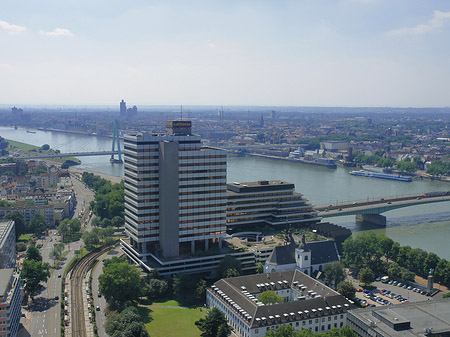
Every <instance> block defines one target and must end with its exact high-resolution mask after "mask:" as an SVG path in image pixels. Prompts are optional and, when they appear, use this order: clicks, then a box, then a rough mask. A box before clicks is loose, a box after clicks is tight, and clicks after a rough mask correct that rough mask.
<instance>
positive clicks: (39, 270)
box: [20, 259, 50, 300]
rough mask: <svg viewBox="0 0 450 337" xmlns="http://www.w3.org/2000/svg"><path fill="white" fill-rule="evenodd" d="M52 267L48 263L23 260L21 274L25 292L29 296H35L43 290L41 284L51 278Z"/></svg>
mask: <svg viewBox="0 0 450 337" xmlns="http://www.w3.org/2000/svg"><path fill="white" fill-rule="evenodd" d="M49 269H50V265H49V264H48V263H42V262H41V261H34V260H27V259H25V260H23V265H22V273H21V274H20V276H21V278H22V280H23V281H24V284H25V286H24V290H25V294H26V295H27V296H30V297H31V300H33V296H34V294H35V293H36V291H38V290H39V289H41V287H42V286H41V282H45V281H47V279H48V277H49V276H50V271H49Z"/></svg>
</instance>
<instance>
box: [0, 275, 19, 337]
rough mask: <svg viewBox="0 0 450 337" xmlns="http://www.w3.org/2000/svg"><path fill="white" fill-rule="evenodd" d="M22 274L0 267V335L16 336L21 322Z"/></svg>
mask: <svg viewBox="0 0 450 337" xmlns="http://www.w3.org/2000/svg"><path fill="white" fill-rule="evenodd" d="M21 303H22V295H21V293H20V274H19V273H17V272H15V270H14V269H12V268H8V269H0V336H16V334H17V331H18V330H19V323H20V304H21Z"/></svg>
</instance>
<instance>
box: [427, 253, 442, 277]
mask: <svg viewBox="0 0 450 337" xmlns="http://www.w3.org/2000/svg"><path fill="white" fill-rule="evenodd" d="M439 260H440V259H439V256H437V255H436V254H435V253H428V256H427V257H426V259H425V262H424V268H423V269H424V270H423V271H424V276H425V275H428V274H429V272H430V270H431V269H433V270H436V266H437V264H438V263H439Z"/></svg>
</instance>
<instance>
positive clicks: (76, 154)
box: [19, 119, 123, 163]
mask: <svg viewBox="0 0 450 337" xmlns="http://www.w3.org/2000/svg"><path fill="white" fill-rule="evenodd" d="M116 144H117V150H116ZM114 155H117V156H118V159H115V158H114ZM88 156H111V159H110V161H111V163H123V161H122V151H121V150H120V140H119V122H118V120H117V119H116V120H115V121H114V129H113V141H112V149H111V151H91V152H71V153H56V152H53V153H48V154H37V155H35V156H23V157H22V156H21V157H19V158H20V159H46V158H47V159H48V158H64V157H88Z"/></svg>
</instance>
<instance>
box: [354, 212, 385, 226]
mask: <svg viewBox="0 0 450 337" xmlns="http://www.w3.org/2000/svg"><path fill="white" fill-rule="evenodd" d="M356 221H357V222H363V223H367V224H370V225H376V226H386V217H385V216H384V215H380V214H356Z"/></svg>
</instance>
